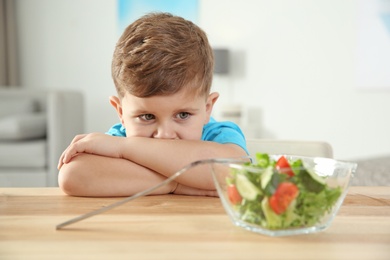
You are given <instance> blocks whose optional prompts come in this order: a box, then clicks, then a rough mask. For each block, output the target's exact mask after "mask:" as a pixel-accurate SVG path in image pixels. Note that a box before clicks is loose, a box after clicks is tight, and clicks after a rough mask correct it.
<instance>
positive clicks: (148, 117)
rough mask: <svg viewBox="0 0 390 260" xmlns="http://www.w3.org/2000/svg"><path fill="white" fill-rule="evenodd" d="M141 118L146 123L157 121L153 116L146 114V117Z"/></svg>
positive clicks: (141, 116)
mask: <svg viewBox="0 0 390 260" xmlns="http://www.w3.org/2000/svg"><path fill="white" fill-rule="evenodd" d="M139 118H141V119H142V120H144V121H150V120H153V119H155V118H156V117H155V116H154V115H152V114H144V115H140V116H139Z"/></svg>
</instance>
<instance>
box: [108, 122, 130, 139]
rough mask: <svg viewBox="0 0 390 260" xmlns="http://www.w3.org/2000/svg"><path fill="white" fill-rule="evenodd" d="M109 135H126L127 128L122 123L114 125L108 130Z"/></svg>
mask: <svg viewBox="0 0 390 260" xmlns="http://www.w3.org/2000/svg"><path fill="white" fill-rule="evenodd" d="M106 134H107V135H112V136H121V137H125V136H126V129H125V128H124V127H123V125H122V124H121V123H119V124H116V125H113V126H112V127H111V128H110V129H109V130H108V131H107V132H106Z"/></svg>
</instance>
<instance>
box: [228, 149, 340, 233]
mask: <svg viewBox="0 0 390 260" xmlns="http://www.w3.org/2000/svg"><path fill="white" fill-rule="evenodd" d="M256 159H257V164H250V166H251V167H253V168H255V169H256V171H249V170H247V169H245V168H244V169H234V170H233V172H232V177H229V178H227V179H226V181H227V194H228V198H229V201H230V203H231V204H233V207H234V208H235V210H236V212H238V214H239V216H240V218H241V220H243V221H245V222H248V223H251V224H256V225H260V226H262V227H264V228H268V229H285V228H294V227H308V226H312V225H314V224H316V223H317V222H318V221H319V220H320V219H321V218H322V216H323V215H324V214H326V213H327V212H329V211H330V209H331V208H332V207H333V205H334V204H335V203H336V201H337V200H338V198H339V197H340V195H341V188H340V187H336V188H331V187H329V186H328V185H327V184H326V178H325V177H321V176H318V175H317V174H315V173H314V172H313V169H309V167H305V165H304V163H303V161H302V160H300V159H297V160H295V161H288V160H287V158H286V157H284V156H281V157H279V159H278V160H273V159H272V158H270V157H269V155H268V154H261V153H258V154H256Z"/></svg>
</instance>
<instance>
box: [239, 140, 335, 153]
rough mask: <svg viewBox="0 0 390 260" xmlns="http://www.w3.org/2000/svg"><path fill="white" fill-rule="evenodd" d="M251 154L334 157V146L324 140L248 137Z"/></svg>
mask: <svg viewBox="0 0 390 260" xmlns="http://www.w3.org/2000/svg"><path fill="white" fill-rule="evenodd" d="M247 148H248V151H249V154H250V155H252V156H254V155H255V154H256V153H269V154H286V155H301V156H313V157H314V156H316V157H326V158H333V149H332V146H331V145H330V144H328V143H326V142H322V141H301V140H277V139H247Z"/></svg>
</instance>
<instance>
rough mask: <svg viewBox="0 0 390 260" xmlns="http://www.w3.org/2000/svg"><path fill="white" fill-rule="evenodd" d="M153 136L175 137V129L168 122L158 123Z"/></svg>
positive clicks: (161, 137)
mask: <svg viewBox="0 0 390 260" xmlns="http://www.w3.org/2000/svg"><path fill="white" fill-rule="evenodd" d="M153 137H154V138H160V139H176V138H177V135H176V131H175V130H174V128H173V127H172V126H171V125H170V124H163V125H159V126H158V127H157V129H156V131H155V132H154V134H153Z"/></svg>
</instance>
